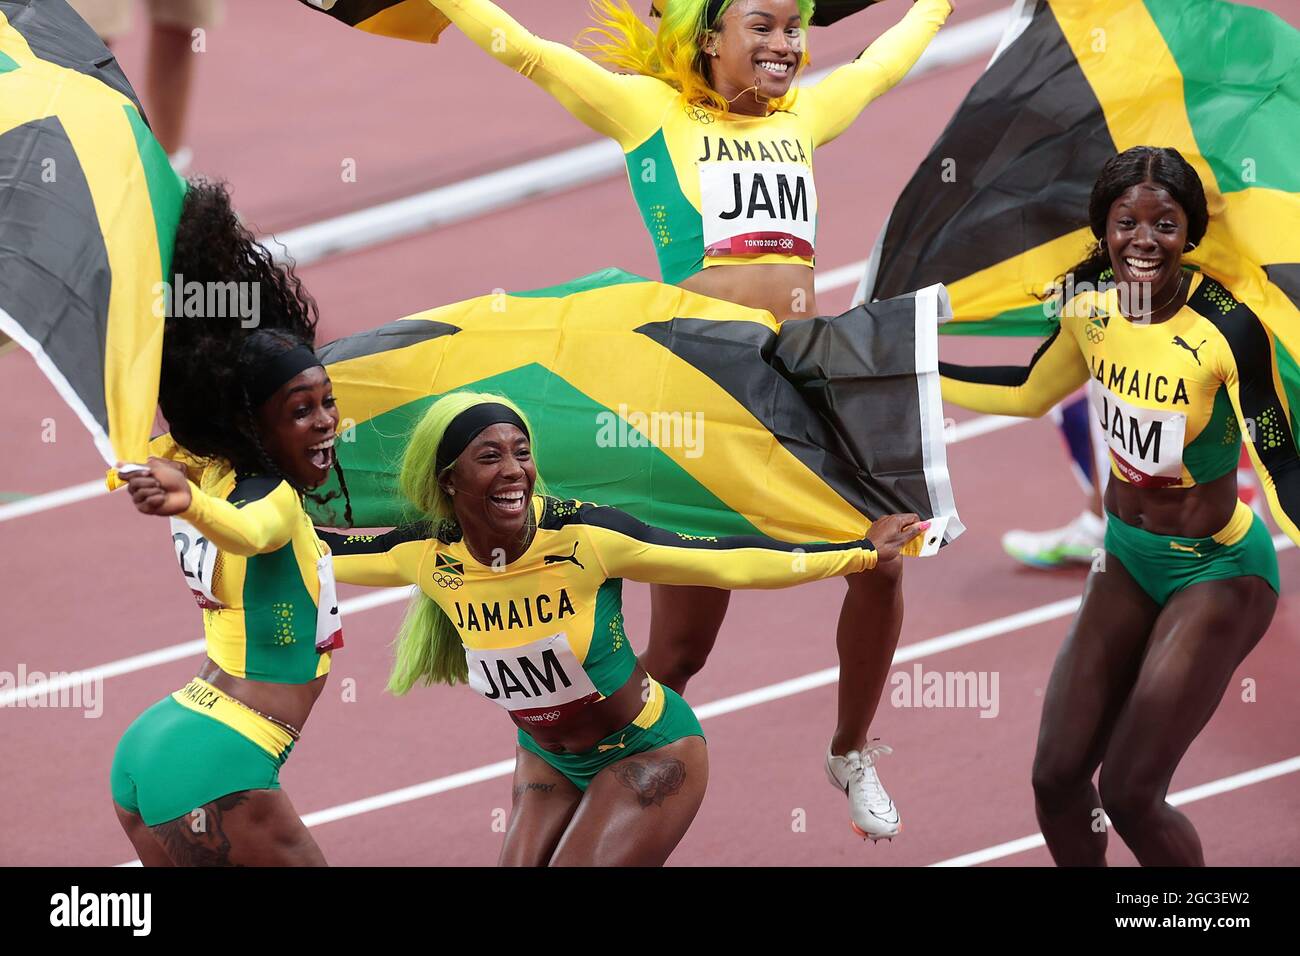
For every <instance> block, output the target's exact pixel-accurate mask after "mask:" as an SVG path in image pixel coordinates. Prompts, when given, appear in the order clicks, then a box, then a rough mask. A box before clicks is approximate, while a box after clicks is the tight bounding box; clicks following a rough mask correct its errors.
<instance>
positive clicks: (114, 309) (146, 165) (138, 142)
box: [0, 0, 185, 464]
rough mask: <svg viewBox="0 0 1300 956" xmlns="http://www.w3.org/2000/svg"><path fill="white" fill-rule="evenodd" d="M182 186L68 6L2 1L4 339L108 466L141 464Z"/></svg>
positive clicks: (114, 69)
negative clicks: (50, 386)
mask: <svg viewBox="0 0 1300 956" xmlns="http://www.w3.org/2000/svg"><path fill="white" fill-rule="evenodd" d="M184 194H185V183H184V181H183V180H181V179H180V178H179V177H177V176H176V174H175V173H174V172H172V169H171V166H170V165H169V164H168V162H167V156H166V154H165V153H164V152H163V149H162V147H161V146H159V145H158V142H157V140H155V139H154V137H153V134H152V133H150V132H149V127H148V126H147V125H146V123H145V120H144V117H143V115H142V114H141V111H140V103H139V101H138V100H137V99H136V96H135V93H134V92H133V91H132V90H131V86H130V84H129V83H127V81H126V77H125V76H123V75H122V71H121V70H120V69H119V68H118V66H117V63H116V62H115V61H114V59H113V57H112V55H111V54H110V53H109V52H108V50H107V48H105V46H104V44H103V43H102V42H100V40H99V37H97V36H96V35H95V34H94V32H93V31H91V29H90V28H89V27H88V26H87V25H86V23H85V22H84V21H83V20H82V19H81V18H80V17H79V16H77V14H76V13H74V12H73V10H72V8H71V7H69V6H68V5H67V4H66V3H65V2H64V0H0V333H3V334H4V335H7V336H9V337H10V338H12V339H13V340H14V341H15V342H17V343H18V344H19V345H21V346H22V347H23V348H25V349H26V350H27V351H28V352H30V353H31V354H32V356H33V357H34V358H35V359H36V362H37V364H38V365H39V366H40V367H41V370H42V371H43V372H44V373H45V374H46V375H47V376H48V377H49V378H50V380H51V381H52V382H53V383H54V385H55V386H56V387H57V388H58V390H59V393H60V395H62V397H63V398H64V400H65V401H67V402H68V404H69V405H71V406H72V408H73V410H74V411H75V412H76V413H77V416H78V417H79V418H80V419H81V421H82V423H83V424H84V425H85V426H86V427H87V428H88V429H90V432H91V434H92V435H93V436H94V439H95V444H96V446H97V447H98V449H99V451H100V454H102V455H103V456H104V458H105V460H106V461H108V462H109V463H110V464H111V463H113V462H114V461H116V460H118V459H122V460H127V461H130V460H133V459H134V460H142V458H143V455H144V454H145V452H146V448H147V444H148V440H149V432H150V430H151V429H152V427H153V421H154V413H155V408H156V406H157V400H158V371H159V366H160V364H161V357H162V335H163V318H162V315H163V313H162V310H161V309H160V308H156V307H155V306H156V304H157V303H158V302H159V292H160V291H161V286H160V283H161V282H162V279H163V276H164V274H165V273H166V272H167V269H168V266H169V264H170V259H171V251H172V244H173V241H174V239H175V234H176V221H177V219H178V218H179V215H180V207H181V202H182V199H183V198H184Z"/></svg>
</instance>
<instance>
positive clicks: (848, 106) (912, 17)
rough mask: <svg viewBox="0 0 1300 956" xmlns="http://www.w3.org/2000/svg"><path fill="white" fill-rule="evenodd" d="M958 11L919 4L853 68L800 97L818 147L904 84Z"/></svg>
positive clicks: (929, 0) (942, 0)
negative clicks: (810, 118)
mask: <svg viewBox="0 0 1300 956" xmlns="http://www.w3.org/2000/svg"><path fill="white" fill-rule="evenodd" d="M950 13H952V5H951V4H950V3H949V2H948V0H916V2H915V3H914V4H913V5H912V9H910V10H908V11H907V15H906V16H905V17H903V19H902V20H900V21H899V22H898V23H896V24H894V25H893V26H892V27H890V28H889V29H888V30H886V31H885V32H884V33H882V34H881V35H880V36H879V37H877V38H876V42H875V43H873V44H871V46H869V47H867V48H866V49H865V50H863V51H862V53H861V54H860V55H859V56H858V58H857V59H856V60H854V61H853V62H852V63H846V64H844V65H843V66H841V67H839V68H838V69H835V70H832V71H831V73H830V75H828V76H827V77H826V78H825V79H824V80H822V81H821V82H820V83H816V84H814V85H812V86H810V87H808V88H807V89H803V90H800V91H799V101H802V102H804V103H805V104H808V101H809V100H811V104H810V105H807V106H806V108H807V109H808V110H809V113H810V115H811V116H812V118H813V145H815V146H820V145H822V144H823V143H828V142H830V141H831V140H833V139H834V138H835V137H836V136H839V135H840V133H842V132H844V131H845V130H846V129H848V127H849V124H850V123H852V122H853V121H854V120H855V119H857V117H858V114H859V113H861V112H862V111H863V109H865V108H866V105H867V104H868V103H870V102H871V101H872V100H874V99H875V98H876V97H877V96H879V95H880V94H882V93H884V92H886V91H888V90H889V89H891V88H892V87H893V86H894V85H895V84H897V83H898V81H899V80H901V79H902V78H903V77H904V76H906V75H907V71H908V70H910V69H911V68H912V67H913V65H915V63H916V61H917V60H919V59H920V58H921V54H922V53H924V52H925V48H926V47H927V46H929V44H930V41H931V40H932V39H933V38H934V35H935V34H936V33H938V32H939V28H940V27H941V26H943V24H944V21H945V20H947V19H948V14H950Z"/></svg>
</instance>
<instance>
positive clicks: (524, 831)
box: [497, 747, 582, 866]
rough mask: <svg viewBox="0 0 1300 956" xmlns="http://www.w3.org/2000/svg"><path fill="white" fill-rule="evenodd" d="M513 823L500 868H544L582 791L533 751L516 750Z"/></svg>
mask: <svg viewBox="0 0 1300 956" xmlns="http://www.w3.org/2000/svg"><path fill="white" fill-rule="evenodd" d="M512 792H513V795H514V796H513V800H512V802H511V805H510V823H509V824H508V825H507V827H506V841H505V843H504V844H502V846H501V856H500V857H499V858H498V860H497V866H545V865H546V864H547V862H549V861H550V859H551V854H552V853H553V852H554V851H555V845H556V844H557V843H559V842H560V836H561V835H562V834H563V833H564V828H565V827H566V826H568V825H569V821H570V820H571V819H572V818H573V811H574V810H576V809H577V807H578V801H579V800H581V799H582V791H581V790H579V789H578V788H577V787H575V786H574V785H573V784H572V783H571V782H570V780H569V778H568V777H566V776H565V775H564V774H562V773H560V771H558V770H556V769H555V768H554V767H552V766H551V765H550V764H549V763H547V762H546V761H545V760H543V759H542V758H541V757H539V756H537V754H535V753H533V752H532V751H529V750H525V749H524V748H523V747H516V748H515V776H514V783H513V790H512Z"/></svg>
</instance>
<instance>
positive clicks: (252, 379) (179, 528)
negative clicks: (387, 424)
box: [111, 183, 346, 866]
mask: <svg viewBox="0 0 1300 956" xmlns="http://www.w3.org/2000/svg"><path fill="white" fill-rule="evenodd" d="M185 203H186V205H185V212H184V213H183V215H182V219H181V227H180V231H179V234H178V237H177V246H176V254H175V268H176V270H177V271H180V272H182V274H184V275H186V276H187V278H188V277H189V276H191V275H195V274H202V271H203V266H204V265H205V264H206V265H208V266H209V267H211V268H216V269H218V270H221V271H224V272H225V274H226V275H227V276H228V277H229V275H230V274H231V272H236V274H238V275H240V281H249V282H257V283H258V284H259V290H260V302H261V306H262V312H261V326H262V327H261V328H259V329H257V330H255V331H253V330H248V329H244V328H243V327H242V326H241V324H240V322H239V321H237V320H233V319H231V320H227V319H218V318H213V317H184V318H181V317H176V318H169V319H168V320H167V326H166V334H165V336H164V345H163V368H162V382H161V389H160V404H161V406H162V410H163V414H164V415H165V416H166V417H167V421H168V423H169V424H170V426H171V429H172V430H171V434H170V436H164V437H163V438H162V439H157V440H155V443H154V450H155V451H156V452H158V454H159V455H165V457H151V458H150V459H149V464H148V467H147V468H140V467H139V466H125V465H119V474H120V475H121V476H122V479H124V481H125V483H126V485H127V487H128V488H129V490H130V494H131V498H132V501H133V502H134V504H135V507H136V508H137V509H138V510H139V511H140V512H141V513H143V514H148V515H167V516H170V517H171V524H172V539H173V542H174V544H175V548H176V553H177V557H178V559H179V561H180V566H181V571H182V573H183V574H184V576H185V579H186V583H187V584H188V585H189V587H190V589H191V590H192V591H193V593H194V596H195V599H196V600H197V601H198V604H199V606H200V607H201V608H203V625H204V635H205V638H206V642H207V659H206V660H205V661H204V662H203V664H202V665H201V666H200V667H199V670H198V674H197V675H196V676H195V678H194V679H193V680H191V681H190V682H189V683H188V684H187V685H186V686H185V687H184V688H183V689H181V690H179V691H177V692H175V693H174V694H171V695H169V696H167V697H164V698H163V699H162V700H160V701H158V702H157V703H156V704H154V705H153V706H152V707H150V708H149V709H148V710H146V711H145V712H144V713H143V714H141V715H140V716H139V717H138V718H137V719H136V721H135V722H134V723H133V724H132V725H131V726H130V727H129V728H128V729H127V731H126V733H125V734H124V735H123V736H122V739H121V741H120V742H119V744H118V747H117V753H116V755H115V756H114V759H113V769H112V774H111V783H112V792H113V801H114V805H115V809H116V811H117V816H118V819H119V821H120V822H121V824H122V826H123V828H124V829H125V830H126V833H127V836H128V837H129V838H130V840H131V843H132V844H133V845H134V847H135V849H136V851H137V852H138V853H139V855H140V860H141V861H142V862H143V863H144V864H145V865H160V866H165V865H169V864H170V865H187V864H189V865H298V866H302V865H323V864H324V862H325V861H324V858H323V857H322V855H321V852H320V849H319V848H318V847H317V846H316V844H315V841H313V840H312V838H311V835H310V834H309V833H308V832H307V828H306V827H305V826H304V825H303V823H302V820H301V819H300V818H299V817H298V814H297V812H296V811H295V810H294V808H293V806H292V804H291V803H290V802H289V799H288V797H287V796H285V794H284V793H283V792H282V791H281V790H280V784H279V770H280V767H281V766H282V765H283V764H284V762H285V760H286V759H287V758H288V756H289V753H290V751H291V750H292V749H293V746H294V743H295V742H296V741H297V740H298V737H299V735H300V734H301V731H302V727H303V724H304V723H305V721H306V719H307V716H308V714H309V713H310V712H311V709H312V705H313V704H314V703H315V701H316V698H317V697H318V696H319V695H320V692H321V690H322V689H323V687H324V684H325V677H326V674H327V673H328V672H329V669H330V654H331V651H332V650H333V649H335V648H338V647H341V646H342V643H343V641H342V637H343V633H342V629H341V622H340V618H339V612H338V602H337V600H336V598H335V595H334V579H333V572H332V568H331V561H330V555H329V552H328V550H327V549H326V548H325V547H324V546H323V545H322V543H321V541H320V539H319V538H318V537H317V536H316V533H315V531H314V530H313V528H312V525H311V521H310V519H309V518H308V517H307V514H306V512H305V511H304V510H303V506H302V495H304V494H306V493H308V492H310V491H311V490H312V489H315V488H317V487H319V486H320V485H321V484H322V483H323V482H324V481H325V480H326V479H327V478H328V477H329V474H330V471H331V469H335V470H337V471H338V474H339V478H340V481H341V480H342V471H341V470H339V469H338V465H337V462H336V459H335V457H334V448H333V446H334V439H335V433H336V431H337V429H338V422H339V412H338V409H337V408H336V407H335V403H334V396H333V394H332V390H331V385H330V380H329V376H328V375H327V374H326V373H325V369H324V368H323V367H322V366H321V363H320V361H319V360H318V359H317V358H316V354H315V352H314V351H313V350H312V344H313V340H314V337H315V327H316V318H315V306H314V304H313V303H312V301H311V300H310V298H308V297H307V295H306V293H305V292H304V291H303V289H302V287H301V285H300V284H299V282H298V280H297V278H296V277H294V276H293V274H292V272H290V271H288V270H284V269H281V268H280V267H278V266H276V265H275V264H274V263H273V262H272V259H271V255H270V253H269V252H267V250H266V249H264V248H263V247H262V246H260V245H258V244H257V243H256V242H255V241H254V240H253V238H252V236H251V235H249V233H248V232H247V231H246V230H244V229H243V227H242V226H240V225H239V224H238V223H237V221H236V220H235V218H234V213H233V211H232V210H231V208H230V201H229V196H228V195H226V192H225V190H224V188H222V187H220V186H212V185H208V184H204V183H193V184H191V186H190V189H189V192H188V194H187V196H186V200H185ZM223 237H224V238H223ZM214 263H215V265H213V264H214ZM232 264H233V265H232ZM236 270H237V271H236ZM344 487H345V488H346V486H344ZM345 493H346V492H345Z"/></svg>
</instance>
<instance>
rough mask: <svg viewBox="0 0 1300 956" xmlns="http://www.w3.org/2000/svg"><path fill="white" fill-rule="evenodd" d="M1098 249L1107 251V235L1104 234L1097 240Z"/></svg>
mask: <svg viewBox="0 0 1300 956" xmlns="http://www.w3.org/2000/svg"><path fill="white" fill-rule="evenodd" d="M1097 251H1098V252H1105V251H1106V237H1105V236H1102V237H1101V238H1100V239H1098V240H1097Z"/></svg>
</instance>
